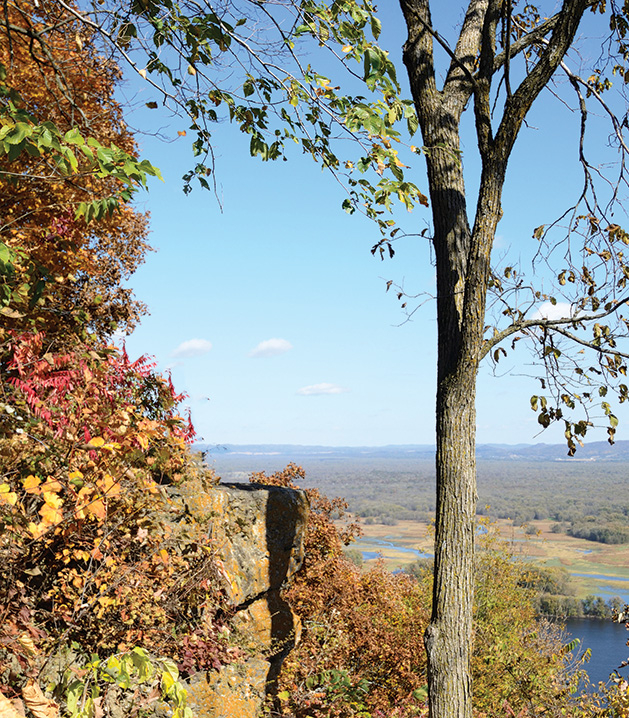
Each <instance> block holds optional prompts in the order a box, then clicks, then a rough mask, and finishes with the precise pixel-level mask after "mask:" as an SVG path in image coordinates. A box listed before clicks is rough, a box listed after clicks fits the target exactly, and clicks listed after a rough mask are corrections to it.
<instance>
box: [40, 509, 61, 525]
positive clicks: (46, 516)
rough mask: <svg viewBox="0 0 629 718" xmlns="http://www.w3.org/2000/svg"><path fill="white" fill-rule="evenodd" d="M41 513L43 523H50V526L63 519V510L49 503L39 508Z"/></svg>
mask: <svg viewBox="0 0 629 718" xmlns="http://www.w3.org/2000/svg"><path fill="white" fill-rule="evenodd" d="M39 515H40V516H41V517H42V523H44V524H48V525H49V526H52V525H54V524H58V523H61V521H63V511H62V510H61V509H60V508H55V507H54V506H50V505H49V504H44V505H43V506H42V507H41V509H39ZM40 525H41V524H40Z"/></svg>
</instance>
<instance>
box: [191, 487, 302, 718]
mask: <svg viewBox="0 0 629 718" xmlns="http://www.w3.org/2000/svg"><path fill="white" fill-rule="evenodd" d="M194 503H195V507H194V508H195V510H197V511H198V510H201V511H202V512H203V513H205V514H206V515H209V516H211V518H212V521H211V529H210V530H211V537H212V545H213V546H214V547H215V550H216V558H217V560H218V562H219V566H221V567H222V574H223V580H224V587H225V591H226V594H227V598H228V601H229V603H230V604H231V605H232V606H233V607H234V608H235V609H236V613H235V615H234V618H233V619H232V622H231V627H232V629H233V631H234V635H235V636H236V637H237V639H238V642H239V643H240V645H242V647H243V648H244V649H245V650H246V651H247V652H248V653H250V654H253V657H252V658H250V659H249V660H247V661H245V662H243V663H236V664H231V665H228V666H224V667H223V668H222V669H221V670H220V671H218V672H216V671H213V672H211V673H209V674H208V675H207V676H206V675H205V674H202V675H200V676H196V677H195V678H194V679H193V680H191V681H190V684H189V689H188V697H189V703H190V706H191V708H192V709H193V711H194V713H195V715H196V716H198V718H256V716H258V715H259V713H260V710H261V707H262V705H263V703H264V700H265V698H266V696H267V694H268V692H269V690H270V689H271V688H272V683H273V680H274V678H275V677H276V676H277V674H278V671H279V668H280V665H281V662H282V660H283V659H284V657H285V656H286V655H287V653H288V652H289V651H290V650H291V648H292V647H293V646H294V645H295V644H296V643H297V641H298V640H299V635H300V633H301V625H300V623H299V619H298V618H297V617H296V616H295V615H294V614H293V612H292V611H291V609H290V607H289V605H288V604H287V603H286V601H284V600H283V599H282V597H281V596H280V588H281V587H282V584H283V583H284V582H285V581H286V580H287V579H288V578H290V577H291V576H292V575H293V574H294V573H295V571H297V570H298V569H299V568H300V566H301V564H302V562H303V559H304V547H303V544H304V534H305V530H306V522H307V519H308V499H307V498H306V495H305V493H304V492H303V491H295V490H292V489H286V488H282V487H277V486H263V485H259V484H219V485H218V486H216V487H214V488H213V489H212V490H211V491H210V492H209V493H207V494H204V495H203V496H197V497H195V498H194Z"/></svg>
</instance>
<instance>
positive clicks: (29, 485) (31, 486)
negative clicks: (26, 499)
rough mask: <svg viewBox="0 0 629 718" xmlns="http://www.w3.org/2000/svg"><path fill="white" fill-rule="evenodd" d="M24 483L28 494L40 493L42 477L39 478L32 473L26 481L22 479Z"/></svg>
mask: <svg viewBox="0 0 629 718" xmlns="http://www.w3.org/2000/svg"><path fill="white" fill-rule="evenodd" d="M22 484H23V485H24V491H26V493H27V494H38V493H39V485H40V484H41V479H38V478H37V476H33V475H32V474H31V475H30V476H27V477H26V478H25V479H24V481H22Z"/></svg>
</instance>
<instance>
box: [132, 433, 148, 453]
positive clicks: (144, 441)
mask: <svg viewBox="0 0 629 718" xmlns="http://www.w3.org/2000/svg"><path fill="white" fill-rule="evenodd" d="M135 438H136V439H137V442H138V444H139V445H140V446H141V447H142V448H143V449H144V450H146V449H148V448H149V440H148V436H146V434H137V436H136V437H135Z"/></svg>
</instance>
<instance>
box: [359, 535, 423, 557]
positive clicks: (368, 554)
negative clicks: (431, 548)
mask: <svg viewBox="0 0 629 718" xmlns="http://www.w3.org/2000/svg"><path fill="white" fill-rule="evenodd" d="M360 543H361V541H360V540H359V541H357V544H358V545H360ZM369 544H371V545H373V544H375V545H376V546H382V547H383V548H385V547H388V548H394V549H395V550H396V551H402V552H403V553H410V554H411V555H412V556H417V557H418V558H432V554H431V553H424V552H423V551H420V550H419V549H416V548H408V547H407V546H400V545H399V544H397V543H395V542H394V541H386V540H385V539H377V538H370V539H369ZM360 552H361V553H362V555H363V559H364V560H365V561H369V560H370V559H373V558H378V557H379V556H380V555H381V554H380V552H378V551H366V550H362V549H361V550H360Z"/></svg>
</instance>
